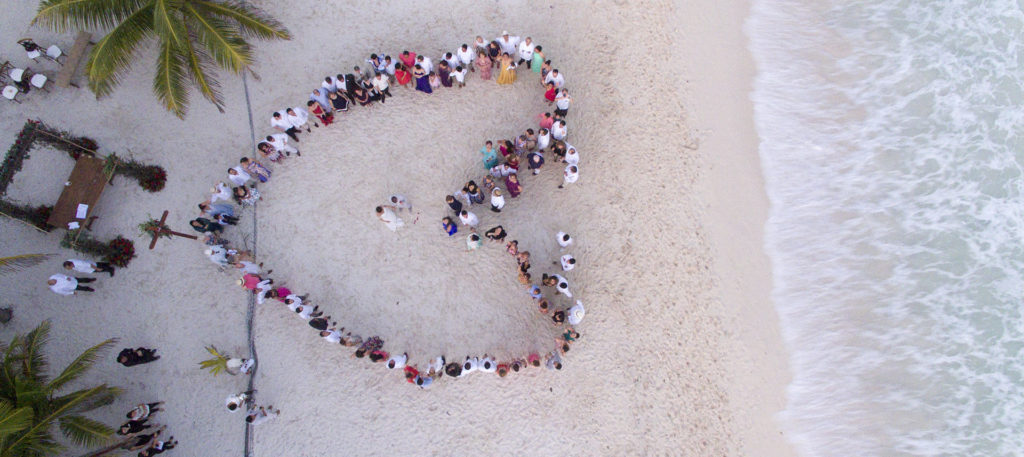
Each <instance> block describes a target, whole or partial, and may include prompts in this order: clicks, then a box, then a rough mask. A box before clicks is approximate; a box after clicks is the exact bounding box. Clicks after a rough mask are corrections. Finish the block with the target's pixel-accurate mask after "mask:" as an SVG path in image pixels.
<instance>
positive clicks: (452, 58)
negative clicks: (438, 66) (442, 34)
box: [441, 52, 459, 68]
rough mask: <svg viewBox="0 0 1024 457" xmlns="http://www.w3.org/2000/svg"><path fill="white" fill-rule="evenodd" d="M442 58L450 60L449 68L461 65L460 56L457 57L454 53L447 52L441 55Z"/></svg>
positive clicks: (446, 60)
mask: <svg viewBox="0 0 1024 457" xmlns="http://www.w3.org/2000/svg"><path fill="white" fill-rule="evenodd" d="M441 60H444V61H445V62H448V68H455V67H457V66H459V58H458V57H455V54H454V53H451V52H446V53H444V55H443V56H441Z"/></svg>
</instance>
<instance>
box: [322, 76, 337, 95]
mask: <svg viewBox="0 0 1024 457" xmlns="http://www.w3.org/2000/svg"><path fill="white" fill-rule="evenodd" d="M320 87H323V88H324V89H327V91H328V92H331V93H336V92H338V80H337V79H334V77H333V76H327V77H324V81H323V82H321V83H320Z"/></svg>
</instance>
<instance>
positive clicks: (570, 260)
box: [559, 254, 576, 271]
mask: <svg viewBox="0 0 1024 457" xmlns="http://www.w3.org/2000/svg"><path fill="white" fill-rule="evenodd" d="M559 260H561V263H562V271H572V269H573V268H576V258H574V257H573V256H572V254H566V255H563V256H562V258H561V259H559Z"/></svg>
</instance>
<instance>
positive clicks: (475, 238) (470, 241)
mask: <svg viewBox="0 0 1024 457" xmlns="http://www.w3.org/2000/svg"><path fill="white" fill-rule="evenodd" d="M483 244H484V242H483V240H481V239H480V235H477V234H475V233H470V234H469V236H468V237H466V251H467V252H469V251H475V250H477V248H479V247H480V246H483Z"/></svg>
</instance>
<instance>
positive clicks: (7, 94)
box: [4, 86, 21, 103]
mask: <svg viewBox="0 0 1024 457" xmlns="http://www.w3.org/2000/svg"><path fill="white" fill-rule="evenodd" d="M18 92H19V91H18V88H17V87H14V86H7V87H4V98H6V99H8V100H10V101H12V102H17V103H21V101H20V100H18V98H17V97H18Z"/></svg>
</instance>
